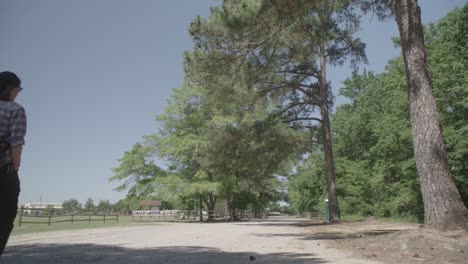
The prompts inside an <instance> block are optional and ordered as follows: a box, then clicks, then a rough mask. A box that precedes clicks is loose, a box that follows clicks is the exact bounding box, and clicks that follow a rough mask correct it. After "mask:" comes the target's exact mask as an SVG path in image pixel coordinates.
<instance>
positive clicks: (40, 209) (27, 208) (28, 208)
mask: <svg viewBox="0 0 468 264" xmlns="http://www.w3.org/2000/svg"><path fill="white" fill-rule="evenodd" d="M50 207H52V208H54V209H55V210H62V209H63V207H62V204H61V203H26V204H24V211H23V213H24V214H28V215H39V214H43V213H44V212H45V210H46V209H47V208H50ZM34 209H37V210H34Z"/></svg>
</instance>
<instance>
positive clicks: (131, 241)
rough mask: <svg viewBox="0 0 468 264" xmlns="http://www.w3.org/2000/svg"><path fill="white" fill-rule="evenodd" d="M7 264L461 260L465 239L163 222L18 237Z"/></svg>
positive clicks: (395, 227) (311, 226)
mask: <svg viewBox="0 0 468 264" xmlns="http://www.w3.org/2000/svg"><path fill="white" fill-rule="evenodd" d="M3 260H4V262H5V263H6V264H10V263H11V264H12V263H15V264H33V263H34V264H36V263H112V264H123V263H171V264H178V263H195V264H201V263H204V264H205V263H207V264H211V263H213V264H214V263H226V264H234V263H235V264H242V263H272V264H276V263H292V264H306V263H312V264H316V263H337V264H345V263H346V264H376V263H399V264H403V263H411V264H413V263H430V264H433V263H443V264H446V263H454V264H457V263H468V234H467V233H466V232H463V231H457V232H439V231H436V230H428V229H424V228H420V227H419V226H418V225H411V224H392V223H384V222H379V221H375V220H373V219H369V220H367V221H361V222H353V223H345V224H338V225H323V224H317V223H311V222H308V221H305V220H299V219H282V218H276V219H269V220H268V221H257V222H241V223H164V224H160V225H149V226H127V227H115V228H104V229H89V230H77V231H60V232H53V233H42V234H28V235H18V236H14V237H12V238H11V239H10V243H9V246H8V247H7V251H6V252H5V255H4V258H3Z"/></svg>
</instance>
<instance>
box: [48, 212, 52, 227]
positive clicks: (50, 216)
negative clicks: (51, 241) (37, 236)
mask: <svg viewBox="0 0 468 264" xmlns="http://www.w3.org/2000/svg"><path fill="white" fill-rule="evenodd" d="M51 220H52V210H49V221H48V224H49V226H50V222H51Z"/></svg>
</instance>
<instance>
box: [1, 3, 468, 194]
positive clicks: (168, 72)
mask: <svg viewBox="0 0 468 264" xmlns="http://www.w3.org/2000/svg"><path fill="white" fill-rule="evenodd" d="M466 2H467V1H466V0H444V1H442V0H437V1H429V0H426V1H420V4H421V6H422V15H423V22H425V23H427V22H434V21H436V20H437V19H439V18H441V17H442V16H444V15H445V14H447V12H448V11H450V10H451V9H452V8H454V7H456V6H462V5H463V4H465V3H466ZM219 3H220V1H219V0H172V1H156V0H138V1H130V0H100V1H96V0H80V1H63V0H41V1H38V0H0V33H1V36H2V37H1V41H0V71H4V70H10V71H14V72H16V73H17V74H18V75H19V76H20V78H21V79H22V81H23V86H24V90H23V92H22V93H21V94H20V96H19V97H18V99H17V101H18V102H19V103H20V104H22V105H23V106H24V107H25V108H26V111H27V114H28V121H29V127H28V135H27V137H26V141H27V143H26V145H25V148H24V154H23V162H22V167H21V171H20V177H21V195H20V203H26V202H34V201H39V199H40V197H41V195H42V201H43V202H62V201H64V200H66V199H69V198H76V199H78V200H79V201H81V202H84V201H85V200H86V199H87V198H88V197H92V198H93V199H94V200H95V201H96V202H97V201H99V200H107V199H108V200H110V201H111V202H116V201H117V200H119V199H120V198H123V197H124V196H125V193H119V192H115V191H113V188H115V187H116V186H117V184H116V183H109V182H108V178H109V177H110V176H112V175H113V174H112V168H114V167H116V166H118V164H119V163H118V159H119V158H120V157H122V155H123V153H124V152H125V151H127V150H129V149H130V148H131V147H132V145H133V144H134V143H136V142H138V141H140V140H141V138H142V136H143V135H147V134H150V133H152V132H154V131H156V129H157V127H158V125H157V123H156V121H155V116H156V115H158V114H160V113H162V111H163V108H164V107H165V106H166V99H167V98H168V97H169V95H170V93H171V89H172V88H176V87H179V86H180V85H181V84H182V81H183V76H184V74H183V52H184V51H185V50H190V49H191V48H192V42H191V39H190V38H189V35H188V32H187V27H188V25H189V23H190V21H191V20H192V19H193V18H194V17H195V16H196V15H202V16H205V17H206V16H207V15H208V14H209V8H210V6H213V5H217V4H219ZM397 34H398V32H397V27H396V23H395V22H394V20H393V19H390V20H388V21H385V22H379V21H377V19H376V18H375V17H374V19H373V20H370V17H366V18H365V21H364V23H363V30H362V32H360V34H359V35H360V36H361V37H362V39H363V40H364V41H365V42H366V44H367V56H368V59H369V64H368V65H365V66H364V67H366V68H367V69H369V70H373V71H376V72H381V71H383V69H384V66H385V64H386V62H387V61H388V59H390V58H391V57H394V56H396V55H398V53H399V50H398V49H395V48H394V47H393V44H392V43H391V39H390V38H391V37H392V36H396V35H397ZM348 76H349V69H348V67H344V68H342V69H332V70H330V72H329V76H328V77H329V79H330V80H331V81H332V85H333V87H334V90H335V92H336V90H337V88H339V86H340V82H341V81H342V80H344V79H345V78H346V77H348ZM337 102H338V104H339V103H341V102H343V99H342V98H338V99H337Z"/></svg>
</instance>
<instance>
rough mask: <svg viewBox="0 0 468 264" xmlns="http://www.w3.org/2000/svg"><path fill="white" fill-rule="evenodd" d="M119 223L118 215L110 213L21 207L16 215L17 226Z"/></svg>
mask: <svg viewBox="0 0 468 264" xmlns="http://www.w3.org/2000/svg"><path fill="white" fill-rule="evenodd" d="M111 221H116V222H117V223H118V222H119V215H118V214H114V213H111V212H96V211H67V210H61V209H36V208H34V209H32V208H24V206H21V208H20V210H19V215H18V224H19V227H21V225H22V224H47V225H49V226H50V225H51V224H56V223H65V222H70V223H72V224H73V223H75V222H88V224H91V223H93V222H102V223H104V224H105V223H106V222H111Z"/></svg>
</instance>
